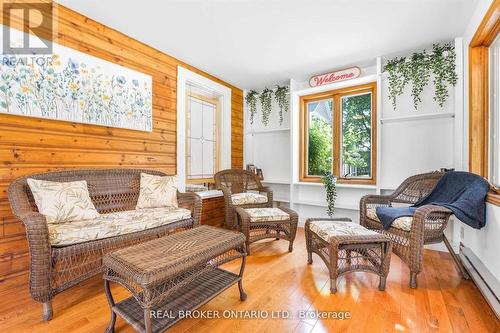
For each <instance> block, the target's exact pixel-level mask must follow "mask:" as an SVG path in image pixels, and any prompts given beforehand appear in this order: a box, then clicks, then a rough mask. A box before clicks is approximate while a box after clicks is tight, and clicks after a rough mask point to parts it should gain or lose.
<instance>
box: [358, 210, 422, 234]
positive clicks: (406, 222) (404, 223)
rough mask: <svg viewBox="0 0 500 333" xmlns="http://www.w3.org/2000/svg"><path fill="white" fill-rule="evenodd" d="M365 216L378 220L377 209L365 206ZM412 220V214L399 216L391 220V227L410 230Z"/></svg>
mask: <svg viewBox="0 0 500 333" xmlns="http://www.w3.org/2000/svg"><path fill="white" fill-rule="evenodd" d="M366 216H367V217H368V218H370V219H372V220H375V221H377V222H380V219H379V218H378V216H377V209H376V208H367V209H366ZM412 222H413V217H412V216H401V217H398V218H397V219H395V220H394V221H393V222H392V225H391V227H393V228H396V229H400V230H404V231H410V230H411V224H412Z"/></svg>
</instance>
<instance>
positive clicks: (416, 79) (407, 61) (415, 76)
mask: <svg viewBox="0 0 500 333" xmlns="http://www.w3.org/2000/svg"><path fill="white" fill-rule="evenodd" d="M384 71H386V72H387V73H388V80H389V86H388V97H389V99H390V100H391V103H392V106H393V107H394V109H396V100H397V97H398V96H400V95H401V94H402V93H403V91H404V88H405V86H406V85H407V84H408V83H411V86H412V87H411V96H412V99H413V106H414V108H415V110H416V109H418V105H419V104H420V103H421V101H422V99H421V95H422V92H423V90H424V88H425V86H426V85H427V84H428V83H429V78H430V77H431V76H432V77H433V83H434V100H435V101H436V102H437V103H438V105H439V106H440V107H443V105H444V103H445V102H446V98H447V97H448V85H452V86H455V85H456V83H457V80H458V76H457V74H456V72H455V48H454V46H453V45H452V44H451V43H448V44H442V45H440V44H434V45H433V46H432V51H431V52H429V53H427V52H426V51H425V50H424V51H423V52H420V53H413V54H412V55H411V57H408V58H405V57H402V58H394V59H391V60H389V61H387V63H386V65H385V66H384Z"/></svg>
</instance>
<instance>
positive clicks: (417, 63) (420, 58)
mask: <svg viewBox="0 0 500 333" xmlns="http://www.w3.org/2000/svg"><path fill="white" fill-rule="evenodd" d="M429 63H430V62H429V57H428V56H427V55H426V54H425V51H424V52H423V53H414V54H413V55H412V56H411V58H407V59H406V60H405V64H404V65H403V68H404V69H403V75H405V77H406V78H408V82H410V83H411V85H412V86H411V97H412V98H413V107H414V108H415V110H417V108H418V104H420V102H422V98H421V97H420V96H421V95H422V91H424V88H425V86H426V85H427V83H428V82H429V77H430V75H431V73H430V71H429Z"/></svg>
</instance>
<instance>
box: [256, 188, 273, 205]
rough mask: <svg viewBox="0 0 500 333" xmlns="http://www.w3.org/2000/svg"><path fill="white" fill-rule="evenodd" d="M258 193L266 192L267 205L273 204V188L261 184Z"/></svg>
mask: <svg viewBox="0 0 500 333" xmlns="http://www.w3.org/2000/svg"><path fill="white" fill-rule="evenodd" d="M259 192H260V193H266V195H267V202H268V204H269V207H272V206H273V190H272V189H271V188H270V187H268V186H262V187H261V188H259Z"/></svg>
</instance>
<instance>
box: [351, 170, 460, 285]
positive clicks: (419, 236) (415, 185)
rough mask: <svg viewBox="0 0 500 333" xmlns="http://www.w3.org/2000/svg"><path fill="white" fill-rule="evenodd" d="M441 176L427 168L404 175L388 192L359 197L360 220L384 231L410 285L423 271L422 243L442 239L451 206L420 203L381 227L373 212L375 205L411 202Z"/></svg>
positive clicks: (361, 222)
mask: <svg viewBox="0 0 500 333" xmlns="http://www.w3.org/2000/svg"><path fill="white" fill-rule="evenodd" d="M442 176H443V173H442V172H430V173H424V174H420V175H415V176H412V177H409V178H407V179H406V180H405V181H404V182H403V183H402V184H401V185H399V187H398V188H397V189H396V190H395V191H394V192H393V193H392V194H390V195H367V196H364V197H363V198H361V201H360V207H359V211H360V224H361V225H362V226H364V227H366V228H368V229H371V230H375V231H377V232H380V233H383V234H385V235H387V236H389V238H391V240H392V242H393V247H392V251H393V252H394V253H395V254H396V255H397V256H399V257H400V258H401V260H402V261H403V262H405V263H406V264H407V265H408V266H409V268H410V287H411V288H416V287H417V275H418V273H420V272H421V271H422V266H423V247H424V244H434V243H440V242H442V241H443V240H445V237H444V233H443V232H444V229H445V228H446V225H447V224H448V220H449V219H450V216H451V215H452V212H451V210H449V209H447V208H444V207H441V206H435V205H424V206H421V207H419V208H418V209H417V210H416V212H415V214H414V215H413V217H400V218H398V219H396V220H394V222H393V223H392V225H391V227H389V229H387V230H384V227H383V225H382V223H380V221H379V220H378V217H377V216H376V207H381V206H397V205H408V204H414V203H416V202H417V201H419V200H420V199H421V198H423V197H425V196H427V194H429V193H430V192H431V191H432V190H433V189H434V187H435V186H436V184H437V182H438V181H439V179H441V177H442Z"/></svg>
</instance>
